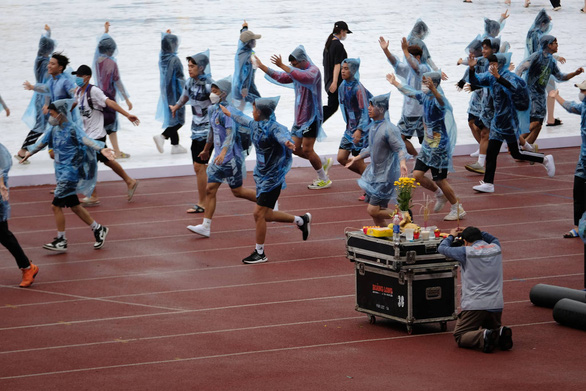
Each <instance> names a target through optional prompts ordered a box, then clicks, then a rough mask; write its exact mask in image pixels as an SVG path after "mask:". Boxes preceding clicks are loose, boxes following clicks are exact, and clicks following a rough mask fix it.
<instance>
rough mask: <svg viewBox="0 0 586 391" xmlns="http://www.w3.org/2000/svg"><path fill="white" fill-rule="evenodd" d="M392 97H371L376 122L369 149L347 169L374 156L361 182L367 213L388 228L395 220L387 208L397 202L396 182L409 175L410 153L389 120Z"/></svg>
mask: <svg viewBox="0 0 586 391" xmlns="http://www.w3.org/2000/svg"><path fill="white" fill-rule="evenodd" d="M389 97H390V94H384V95H378V96H375V97H373V98H370V101H369V105H368V116H369V117H370V118H371V119H372V123H371V125H370V129H369V131H368V133H369V134H368V146H367V147H366V148H364V149H362V150H361V151H360V154H358V156H353V157H351V158H350V159H349V160H348V163H347V164H346V167H348V168H352V166H354V165H356V164H357V163H360V162H362V161H363V160H364V159H366V158H368V157H370V164H369V165H368V167H366V169H365V170H364V173H363V174H362V176H361V177H360V179H359V180H358V185H359V186H360V187H361V188H362V189H363V190H364V191H365V192H366V197H365V202H367V203H368V207H367V208H366V211H367V212H368V214H369V215H370V216H371V217H372V220H373V221H374V224H375V225H378V226H384V225H385V219H389V218H391V213H389V209H387V208H388V205H389V202H393V203H395V202H396V198H397V197H396V195H395V186H394V183H395V181H396V180H398V179H399V177H400V176H407V165H406V164H405V157H406V154H407V151H406V149H405V143H404V142H403V140H402V139H401V133H400V131H399V129H398V128H397V127H396V126H395V125H393V124H392V123H391V121H390V119H389V114H388V110H389Z"/></svg>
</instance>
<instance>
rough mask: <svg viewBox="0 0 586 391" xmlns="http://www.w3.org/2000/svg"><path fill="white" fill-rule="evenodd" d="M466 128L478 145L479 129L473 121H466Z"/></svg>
mask: <svg viewBox="0 0 586 391" xmlns="http://www.w3.org/2000/svg"><path fill="white" fill-rule="evenodd" d="M468 126H469V127H470V132H471V133H472V136H473V137H474V139H475V140H476V142H477V143H479V144H480V129H478V126H476V123H475V122H474V120H471V121H468Z"/></svg>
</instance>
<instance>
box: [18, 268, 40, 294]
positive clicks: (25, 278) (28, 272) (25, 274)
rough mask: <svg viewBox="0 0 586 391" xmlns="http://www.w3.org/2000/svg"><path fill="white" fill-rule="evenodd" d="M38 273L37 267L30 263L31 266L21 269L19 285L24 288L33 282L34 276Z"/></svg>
mask: <svg viewBox="0 0 586 391" xmlns="http://www.w3.org/2000/svg"><path fill="white" fill-rule="evenodd" d="M38 273H39V267H38V266H37V265H34V264H32V263H31V267H30V268H28V269H25V270H23V271H22V281H21V283H20V285H19V286H20V287H22V288H26V287H29V286H31V285H32V284H33V282H34V281H35V277H36V276H37V274H38Z"/></svg>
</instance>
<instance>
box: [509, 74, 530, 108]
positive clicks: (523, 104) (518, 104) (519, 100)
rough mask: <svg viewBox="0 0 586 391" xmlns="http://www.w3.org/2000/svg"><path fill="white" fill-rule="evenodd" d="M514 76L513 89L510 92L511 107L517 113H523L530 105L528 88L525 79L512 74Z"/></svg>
mask: <svg viewBox="0 0 586 391" xmlns="http://www.w3.org/2000/svg"><path fill="white" fill-rule="evenodd" d="M513 75H514V76H515V80H514V82H515V88H514V89H512V90H511V100H512V101H513V106H515V109H516V110H518V111H525V110H527V109H529V106H530V105H531V97H530V96H529V88H528V87H527V82H526V81H525V79H523V78H521V77H519V76H517V75H515V74H513Z"/></svg>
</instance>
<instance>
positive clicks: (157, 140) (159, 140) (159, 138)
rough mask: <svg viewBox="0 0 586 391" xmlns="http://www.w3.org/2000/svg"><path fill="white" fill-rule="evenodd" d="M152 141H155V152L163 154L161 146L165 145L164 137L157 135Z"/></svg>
mask: <svg viewBox="0 0 586 391" xmlns="http://www.w3.org/2000/svg"><path fill="white" fill-rule="evenodd" d="M153 140H154V141H155V145H156V146H157V150H158V151H159V153H163V146H164V145H165V137H163V135H162V134H157V135H156V136H153Z"/></svg>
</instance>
